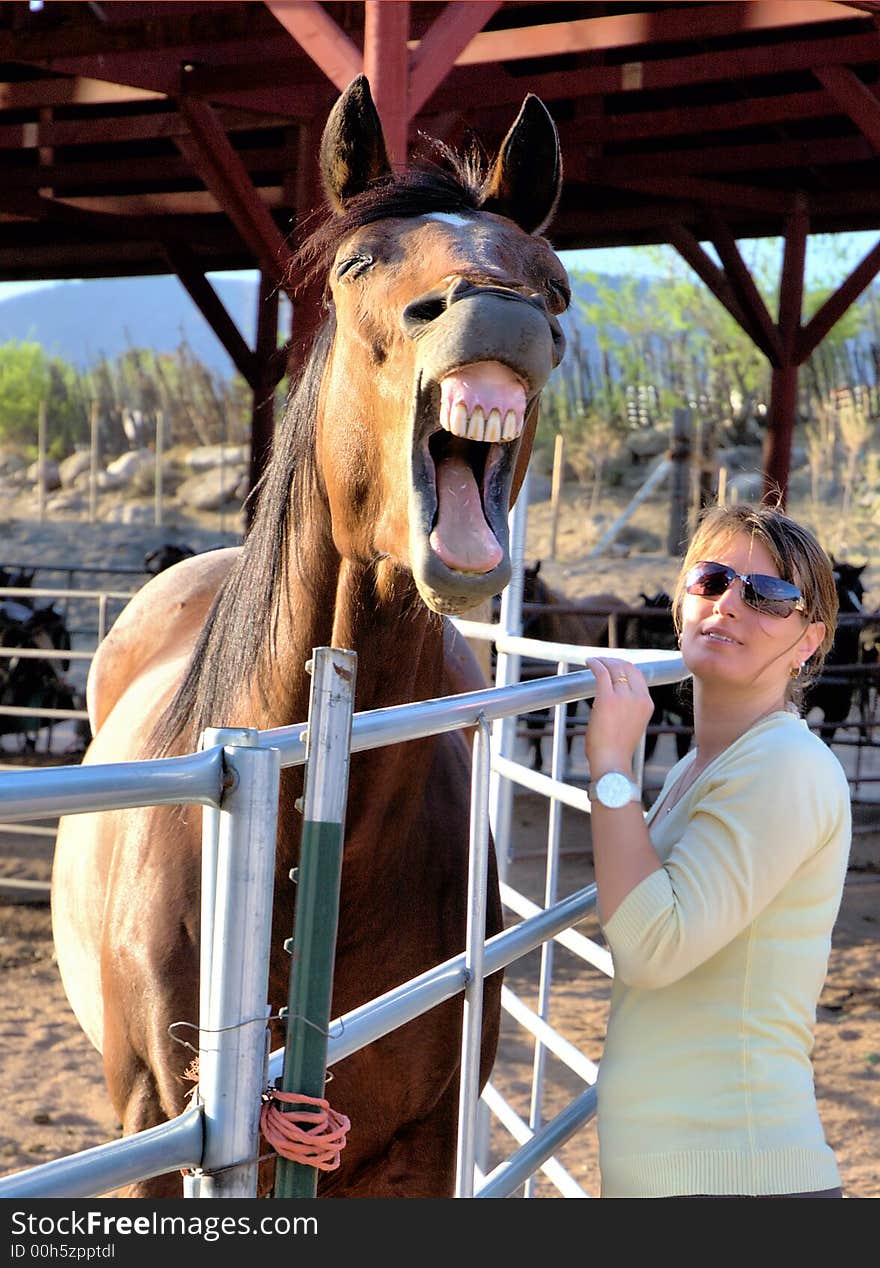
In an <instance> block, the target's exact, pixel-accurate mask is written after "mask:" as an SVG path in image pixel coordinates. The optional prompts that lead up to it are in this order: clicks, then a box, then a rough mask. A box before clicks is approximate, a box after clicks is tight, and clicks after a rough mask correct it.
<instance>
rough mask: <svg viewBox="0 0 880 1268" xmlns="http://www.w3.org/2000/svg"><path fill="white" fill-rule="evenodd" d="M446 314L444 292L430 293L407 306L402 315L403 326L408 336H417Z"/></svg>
mask: <svg viewBox="0 0 880 1268" xmlns="http://www.w3.org/2000/svg"><path fill="white" fill-rule="evenodd" d="M445 312H446V296H445V294H444V292H443V291H429V292H428V293H427V294H425V295H420V296H419V298H418V299H414V300H413V301H412V303H411V304H407V306H406V308H404V310H403V313H402V315H401V319H400V320H401V325H402V326H403V329H404V330H405V331H406V333H407V334H408V335H417V334H418V333H419V332H420V331H421V330H422V328H423V327H424V326H427V325H429V324H430V323H431V322H432V321H436V319H437V318H438V317H440V316H441V315H442V314H443V313H445Z"/></svg>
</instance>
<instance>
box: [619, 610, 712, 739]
mask: <svg viewBox="0 0 880 1268" xmlns="http://www.w3.org/2000/svg"><path fill="white" fill-rule="evenodd" d="M639 598H640V599H641V607H643V608H644V609H646V611H645V612H644V614H643V613H642V612H635V613H634V614H632V615H630V616H629V617H628V618H627V619H626V620H625V621H624V622H623V634H622V637H621V644H622V646H623V647H629V648H640V647H644V648H648V647H657V648H661V649H663V650H665V651H675V650H677V648H678V637H677V635H676V632H675V625H674V623H673V620H672V596H671V595H670V594H668V593H667V591H665V590H658V591H657V592H656V593H655V594H650V595H649V594H645V593H644V592H641V593H640V594H639ZM636 606H638V605H636ZM651 699H652V700H653V702H654V712H653V713H652V714H651V718H650V721H649V722H648V728H647V731H646V733H645V761H646V762H647V761H650V760H651V758H652V757H653V755H654V750H655V749H656V747H657V741H658V739H659V738H660V729H661V728H662V727H663V726H666V725H671V726H674V727H677V728H680V729H678V730H676V732H675V751H676V754H677V755H678V757H679V758H682V757H684V755H685V753H687V751H688V749H689V748H690V746H691V741H692V739H693V728H694V708H693V701H692V699H691V683H690V679H684V680H683V681H682V682H673V683H666V684H661V685H660V686H653V687H652V688H651Z"/></svg>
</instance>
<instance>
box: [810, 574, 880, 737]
mask: <svg viewBox="0 0 880 1268" xmlns="http://www.w3.org/2000/svg"><path fill="white" fill-rule="evenodd" d="M830 559H831V564H832V567H833V569H834V585H835V588H836V590H837V600H838V604H839V607H838V624H837V629H836V630H835V632H834V642H833V643H832V644H831V649H830V651H829V652H828V655H827V656H826V657H825V664H824V665H823V667H822V673H821V675H820V676H819V678H818V679H817V681H816V682H814V683H812V684H811V685H810V686H808V687H807V688H806V690H805V692H804V699H803V713H804V717H807V716H808V714H810V713H811V712H812V711H813V709H818V710H819V711H820V712H821V714H822V721H821V723H820V724H819V734H820V736H821V737H822V739H823V740H824V741H825V743H826V744H828V745H831V744H832V743H833V741H834V737H835V735H836V734H837V731H838V730H839V728H840V727H841V726H843V724H844V723H845V722H846V720H847V718H848V717H849V715H850V710H851V708H852V703H853V694H854V693H857V695H858V697H859V699H860V700H861V698H862V688H863V686H865V684H866V682H867V680H859V681H857V680H856V674H857V673H858V671H857V670H855V669H854V668H853V667H854V666H856V665H858V664H859V663H861V662H862V660H863V659H864V658H865V656H864V650H863V639H862V633H863V622H862V621H861V620H860V619H858V618H859V617H860V616H861V614H862V613H863V611H864V607H863V603H862V600H863V599H864V597H865V587H864V583H863V581H862V573H863V572H864V571H865V568H866V567H867V566H868V565H867V564H851V563H848V562H846V561H845V560H837V559H835V558H834V556H833V555H831V556H830ZM847 616H849V617H852V618H854V619H851V620H846V619H845V618H846V617H847ZM840 617H843V618H844V619H843V620H840Z"/></svg>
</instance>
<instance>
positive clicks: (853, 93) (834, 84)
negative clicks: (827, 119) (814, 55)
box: [813, 66, 880, 154]
mask: <svg viewBox="0 0 880 1268" xmlns="http://www.w3.org/2000/svg"><path fill="white" fill-rule="evenodd" d="M813 74H814V75H815V76H816V78H817V79H818V80H819V82H820V83H821V84H823V85H824V87H825V89H826V90H827V92H828V93H829V95H830V96H831V97H833V99H834V101H835V102H836V103H837V105H838V106H839V107H840V109H841V110H843V111H844V112H845V113H846V114H848V115H849V117H850V118H851V119H852V121H853V123H854V124H855V125H856V127H857V128H858V129H859V131H860V132H861V133H862V135H863V136H864V137H866V138H867V140H868V141H870V143H871V145H872V146H873V148H874V152H875V154H880V101H878V100H877V97H876V94H875V93H874V92H873V91H872V90H871V89H870V88H868V87H867V85H865V84H863V83H862V81H861V80H860V79H859V77H858V75H856V74H855V73H854V72H853V71H851V70H850V69H849V67H848V66H817V67H816V68H815V69H814V71H813Z"/></svg>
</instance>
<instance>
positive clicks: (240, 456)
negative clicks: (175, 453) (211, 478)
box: [184, 445, 251, 471]
mask: <svg viewBox="0 0 880 1268" xmlns="http://www.w3.org/2000/svg"><path fill="white" fill-rule="evenodd" d="M250 453H251V450H250V445H200V446H199V447H198V448H197V449H190V451H189V453H188V454H187V455H186V457H185V458H184V462H185V463H186V465H187V466H188V467H189V468H190V469H191V470H192V471H210V470H211V468H212V467H220V466H227V467H242V466H247V465H248V463H249V462H250Z"/></svg>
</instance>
